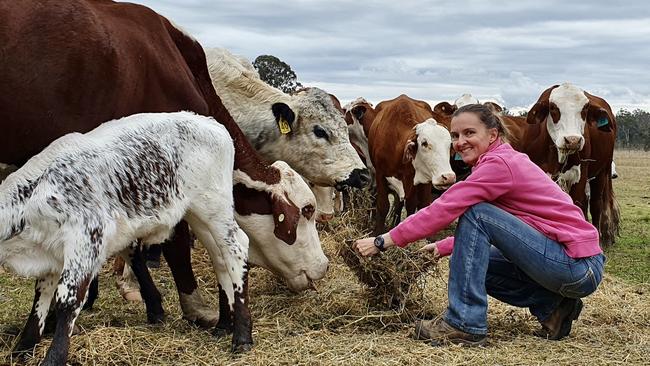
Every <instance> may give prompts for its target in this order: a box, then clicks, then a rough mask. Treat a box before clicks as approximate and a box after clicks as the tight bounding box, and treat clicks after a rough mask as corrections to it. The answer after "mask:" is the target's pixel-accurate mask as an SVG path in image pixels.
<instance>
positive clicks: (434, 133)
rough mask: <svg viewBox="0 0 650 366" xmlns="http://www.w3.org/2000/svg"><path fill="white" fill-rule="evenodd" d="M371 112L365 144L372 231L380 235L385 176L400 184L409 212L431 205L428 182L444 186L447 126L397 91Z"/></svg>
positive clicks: (448, 179) (449, 176)
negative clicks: (372, 173) (373, 196)
mask: <svg viewBox="0 0 650 366" xmlns="http://www.w3.org/2000/svg"><path fill="white" fill-rule="evenodd" d="M376 112H377V116H376V117H375V120H374V122H373V124H372V127H370V131H369V135H368V142H369V147H370V158H371V159H372V162H373V164H374V166H375V169H376V174H377V175H376V183H377V220H376V225H375V234H380V233H383V232H384V231H385V229H386V227H385V220H386V215H387V213H388V210H389V202H388V193H389V192H388V190H389V188H388V181H387V180H388V179H390V178H394V179H395V180H397V181H399V182H400V183H401V184H402V186H403V188H404V194H405V197H406V210H407V213H408V214H412V213H413V212H415V210H416V209H419V208H422V207H425V206H427V205H428V204H430V203H431V201H432V195H431V186H432V185H433V186H434V187H436V188H447V187H449V186H450V185H451V184H452V183H454V182H455V180H456V175H455V174H454V172H453V171H452V170H451V166H450V165H449V146H450V145H451V137H450V135H449V130H448V129H447V128H446V127H444V126H443V125H441V124H439V123H438V122H436V120H434V119H433V118H432V110H431V107H430V106H429V105H428V104H427V103H426V102H424V101H420V100H415V99H411V98H409V97H408V96H406V95H400V96H399V97H397V98H395V99H392V100H388V101H384V102H381V103H379V104H378V105H377V108H376Z"/></svg>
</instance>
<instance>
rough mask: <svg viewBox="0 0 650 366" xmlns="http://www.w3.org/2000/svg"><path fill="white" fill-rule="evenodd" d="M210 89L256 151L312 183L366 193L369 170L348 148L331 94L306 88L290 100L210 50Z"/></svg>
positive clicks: (232, 59)
mask: <svg viewBox="0 0 650 366" xmlns="http://www.w3.org/2000/svg"><path fill="white" fill-rule="evenodd" d="M206 56H207V59H208V67H209V69H210V76H211V77H212V83H213V86H214V88H215V90H216V91H217V94H219V96H220V97H221V100H222V101H223V103H224V105H225V106H226V108H228V110H229V111H230V113H231V114H232V116H233V118H234V119H235V121H236V122H237V124H238V125H239V127H240V128H241V129H242V131H243V132H244V134H245V135H246V137H247V138H248V140H249V141H250V142H251V144H252V145H253V146H254V147H255V149H256V150H257V151H258V152H259V153H260V154H261V155H262V156H263V157H265V158H266V159H267V160H271V161H273V160H284V161H286V162H287V163H288V164H289V165H290V166H291V167H292V168H294V169H295V170H296V171H297V172H298V173H300V174H301V175H302V176H304V177H305V178H307V179H308V180H309V181H310V182H312V183H315V184H318V185H324V186H336V187H337V189H341V188H343V187H344V186H352V187H358V188H360V187H363V186H365V185H366V184H367V183H368V181H369V176H368V170H367V169H366V167H365V166H364V165H363V163H362V162H361V159H359V157H358V156H357V153H356V152H355V150H354V148H353V147H352V145H351V144H350V139H349V137H348V131H347V128H346V124H345V121H344V119H343V116H342V115H341V113H340V111H339V110H337V109H336V108H335V106H334V104H333V102H332V99H331V97H330V95H329V94H327V93H326V92H324V91H323V90H321V89H318V88H307V89H304V90H301V91H298V92H297V93H295V94H292V95H288V94H285V93H283V92H281V91H280V90H278V89H276V88H273V87H271V86H269V85H268V84H266V83H265V82H263V81H262V80H261V79H260V78H259V76H258V75H257V74H256V73H252V72H251V71H250V68H249V67H247V66H243V65H242V59H241V58H235V57H233V55H232V54H231V53H230V52H229V51H227V50H225V49H222V48H211V49H207V50H206Z"/></svg>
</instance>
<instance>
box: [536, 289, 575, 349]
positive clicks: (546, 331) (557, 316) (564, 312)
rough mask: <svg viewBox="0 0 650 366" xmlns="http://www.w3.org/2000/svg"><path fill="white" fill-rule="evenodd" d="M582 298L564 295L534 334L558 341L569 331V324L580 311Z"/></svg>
mask: <svg viewBox="0 0 650 366" xmlns="http://www.w3.org/2000/svg"><path fill="white" fill-rule="evenodd" d="M582 306H583V304H582V300H580V299H570V298H568V297H565V298H564V299H562V301H561V302H560V305H558V307H557V308H556V309H555V310H554V311H553V313H552V314H551V315H550V316H549V317H548V318H547V319H545V320H544V321H541V322H540V323H541V324H542V329H541V330H539V331H536V332H535V333H534V334H535V335H536V336H538V337H542V338H546V339H550V340H554V341H559V340H560V339H562V338H564V337H566V336H568V335H569V333H571V324H572V323H573V321H574V320H576V319H578V316H580V312H581V311H582Z"/></svg>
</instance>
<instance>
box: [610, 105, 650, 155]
mask: <svg viewBox="0 0 650 366" xmlns="http://www.w3.org/2000/svg"><path fill="white" fill-rule="evenodd" d="M616 126H617V129H618V131H617V137H616V144H617V145H618V147H623V148H641V149H644V150H646V151H647V150H650V113H648V112H646V111H644V110H641V109H635V110H634V111H632V112H630V111H628V110H626V109H621V110H619V111H618V113H616Z"/></svg>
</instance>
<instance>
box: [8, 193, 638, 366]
mask: <svg viewBox="0 0 650 366" xmlns="http://www.w3.org/2000/svg"><path fill="white" fill-rule="evenodd" d="M353 203H354V202H353ZM355 210H356V211H355ZM364 210H367V208H366V206H363V205H360V204H359V202H356V203H355V204H354V205H353V210H352V211H349V212H347V213H345V214H344V215H342V216H341V217H338V218H336V219H335V220H334V222H332V223H330V224H329V225H328V226H327V227H325V228H323V230H322V231H321V240H322V243H323V248H324V250H325V253H326V255H327V256H328V257H329V258H330V269H329V271H328V273H327V276H326V277H325V278H324V279H322V280H321V281H319V282H318V291H317V292H316V291H307V292H303V293H299V294H295V293H292V292H291V291H289V290H288V289H287V287H286V286H285V285H284V284H283V283H282V282H281V281H280V280H278V279H276V278H275V277H274V276H273V275H271V274H270V273H269V272H268V271H265V270H262V269H259V268H255V269H253V270H252V271H251V274H250V286H251V294H250V295H251V302H250V304H251V305H250V306H251V312H252V316H253V338H254V340H255V347H254V348H253V350H252V351H251V352H249V353H246V354H243V355H232V354H231V353H230V352H229V349H230V338H229V337H228V338H222V339H217V338H215V337H213V336H212V335H211V333H210V331H209V330H204V329H200V328H197V327H195V326H192V325H190V324H188V323H187V322H185V321H184V320H182V318H181V312H180V309H179V305H178V296H177V295H176V289H175V288H174V285H173V280H172V277H171V274H170V273H169V270H168V268H167V267H166V265H165V264H163V266H162V267H161V268H160V269H157V270H153V271H152V272H153V273H152V274H153V277H154V280H155V282H156V284H157V285H158V287H159V289H160V290H161V292H162V295H163V298H164V304H163V306H164V308H165V310H166V311H167V317H166V320H165V322H164V324H161V325H148V324H146V315H145V312H144V309H143V306H142V304H133V303H125V302H124V301H122V300H121V298H120V297H119V294H118V293H117V291H116V290H115V287H114V280H113V279H112V278H111V274H110V272H111V271H110V268H109V267H110V266H108V265H107V266H106V267H105V270H104V271H103V272H102V274H101V277H100V297H99V299H98V301H97V303H96V304H95V308H94V310H92V311H90V312H86V311H84V312H82V313H81V315H80V317H79V319H78V321H77V324H78V325H79V327H80V328H81V333H80V334H78V335H75V336H73V337H72V339H71V346H70V360H69V364H70V365H97V366H104V365H174V366H186V365H187V366H189V365H345V366H349V365H373V366H376V365H429V364H444V365H476V364H486V365H588V366H593V365H608V364H612V365H614V364H616V365H618V364H625V365H644V364H645V365H648V364H650V362H649V361H648V355H649V354H650V331H649V330H650V306H648V305H649V304H650V296H649V294H650V287H648V286H646V285H629V284H626V283H624V282H622V281H620V280H617V279H616V278H613V277H611V276H606V279H605V281H604V282H603V284H602V285H601V287H600V289H599V290H598V291H597V292H596V293H595V294H594V295H592V296H590V297H588V298H586V299H585V308H584V310H583V313H582V315H581V316H580V319H578V320H577V321H576V322H575V323H574V329H573V331H572V332H571V336H570V337H569V338H567V339H566V340H563V341H560V342H554V341H547V340H542V339H540V338H536V337H534V336H532V332H533V331H534V330H535V329H537V327H538V326H539V324H538V323H537V321H536V320H535V319H534V318H533V317H532V316H531V315H530V314H529V313H528V311H527V310H525V309H519V308H515V307H512V306H508V305H505V304H503V303H500V302H498V301H495V300H493V299H490V302H489V312H488V325H489V329H490V331H489V340H490V342H489V345H488V346H487V347H480V348H477V349H465V348H459V347H455V346H450V347H440V348H433V347H431V346H429V345H428V344H427V343H426V342H420V341H415V340H413V339H411V338H410V333H411V332H412V322H411V321H410V320H411V318H412V316H414V315H416V314H422V315H421V316H422V317H424V318H429V317H434V316H436V315H438V314H441V313H442V312H443V311H444V309H445V307H446V304H447V289H446V283H445V277H446V273H447V272H448V260H447V259H443V260H441V261H440V262H439V263H438V264H437V265H436V266H432V267H430V269H429V270H427V271H424V272H423V273H424V274H423V275H422V276H420V277H417V274H413V278H414V282H413V283H412V284H411V289H410V290H408V291H406V294H405V293H404V291H403V290H400V291H397V292H395V291H393V292H392V293H391V291H390V290H389V289H390V288H391V287H390V286H386V290H385V294H387V295H388V298H386V297H382V296H379V299H387V300H382V301H378V298H377V297H376V296H377V294H378V293H374V292H373V289H372V287H371V286H369V285H368V284H366V283H362V282H361V281H359V279H358V277H357V275H356V274H355V273H353V271H352V270H351V269H350V268H349V267H348V265H346V264H345V263H344V261H343V259H342V258H341V256H340V255H339V252H340V250H341V246H342V243H344V242H345V240H346V239H355V238H359V237H364V236H368V235H369V229H368V228H369V227H370V226H368V225H367V221H368V220H369V217H370V215H369V211H364ZM359 222H363V224H357V223H359ZM406 257H407V258H408V259H409V260H419V259H413V258H415V256H414V255H411V254H409V255H408V256H406ZM192 258H193V264H194V269H195V272H196V274H197V277H198V281H199V286H200V288H201V289H202V290H203V293H204V296H205V298H206V300H207V301H208V302H209V303H210V304H211V305H212V306H213V307H214V308H215V309H216V307H217V291H216V289H215V286H216V281H215V277H214V274H213V273H212V269H211V266H210V261H209V259H208V256H207V253H206V251H205V250H204V249H203V248H202V246H200V245H197V248H196V249H195V250H194V251H193V255H192ZM374 261H375V259H373V260H372V262H374ZM405 263H409V262H408V261H406V262H405ZM372 265H373V266H374V265H375V264H372ZM389 265H392V264H389V263H386V264H385V266H386V267H388V266H389ZM401 265H402V266H411V264H401ZM418 265H419V264H418ZM375 270H377V269H375ZM385 271H394V270H392V269H387V270H385ZM438 273H439V274H438ZM0 281H2V282H0V285H1V286H0V290H1V292H0V295H2V296H1V297H3V298H4V299H0V364H2V365H4V364H11V362H12V361H13V360H12V359H11V358H10V356H9V350H10V349H11V345H12V344H13V343H14V342H15V341H16V333H17V331H18V330H19V329H20V328H21V327H22V326H23V325H24V322H25V320H26V317H27V314H28V313H29V310H30V308H31V304H32V303H31V301H32V298H31V297H32V296H33V288H34V287H33V281H32V280H26V279H22V278H19V277H15V276H12V275H10V274H9V273H3V274H0ZM379 283H391V281H383V282H381V281H379ZM414 289H416V290H417V291H416V290H414ZM416 292H421V294H418V295H417V296H415V293H416ZM390 295H393V296H400V299H404V298H406V299H407V301H406V302H402V304H404V306H403V307H401V308H398V309H389V308H388V307H387V306H385V305H386V304H390V303H392V300H391V299H390ZM400 301H402V300H400ZM49 345H50V338H49V336H48V337H46V338H45V339H44V340H43V341H42V342H41V344H39V345H38V346H37V347H36V350H35V357H34V358H30V359H28V360H27V361H26V362H25V364H26V365H28V366H33V365H38V363H39V362H40V361H41V360H42V359H43V356H44V354H45V351H46V350H47V347H48V346H49Z"/></svg>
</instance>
